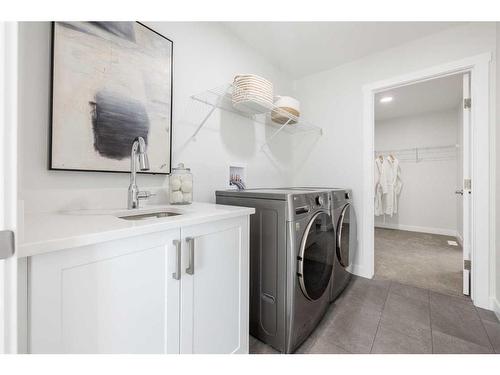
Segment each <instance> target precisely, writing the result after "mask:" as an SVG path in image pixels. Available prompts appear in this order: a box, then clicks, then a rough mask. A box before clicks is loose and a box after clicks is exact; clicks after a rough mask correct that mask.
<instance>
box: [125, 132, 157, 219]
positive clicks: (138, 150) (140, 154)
mask: <svg viewBox="0 0 500 375" xmlns="http://www.w3.org/2000/svg"><path fill="white" fill-rule="evenodd" d="M137 159H139V169H140V170H141V171H148V170H149V160H148V154H147V153H146V142H145V141H144V138H142V137H137V138H136V139H135V141H134V143H133V144H132V152H131V154H130V185H129V187H128V209H129V210H130V209H133V208H139V200H140V199H147V198H149V197H151V196H152V195H153V194H151V193H150V192H149V191H139V188H138V187H137V184H136V173H137Z"/></svg>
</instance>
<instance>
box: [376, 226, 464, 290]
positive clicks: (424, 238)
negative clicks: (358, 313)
mask: <svg viewBox="0 0 500 375" xmlns="http://www.w3.org/2000/svg"><path fill="white" fill-rule="evenodd" d="M448 240H453V241H456V238H455V237H449V236H441V235H438V234H429V233H417V232H409V231H402V230H394V229H383V228H375V278H376V279H384V280H392V281H398V282H400V283H403V284H407V285H413V286H418V287H420V288H425V289H430V290H434V291H436V292H440V293H444V294H452V295H456V296H461V295H462V262H463V261H462V247H461V246H450V245H448V242H447V241H448Z"/></svg>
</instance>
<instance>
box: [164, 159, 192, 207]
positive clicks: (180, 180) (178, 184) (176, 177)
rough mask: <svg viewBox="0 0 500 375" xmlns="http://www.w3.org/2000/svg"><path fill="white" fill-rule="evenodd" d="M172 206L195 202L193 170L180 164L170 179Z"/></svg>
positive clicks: (173, 169)
mask: <svg viewBox="0 0 500 375" xmlns="http://www.w3.org/2000/svg"><path fill="white" fill-rule="evenodd" d="M169 196H170V204H191V203H192V202H193V175H192V174H191V169H189V168H185V167H184V164H183V163H179V165H177V168H172V173H171V174H170V177H169Z"/></svg>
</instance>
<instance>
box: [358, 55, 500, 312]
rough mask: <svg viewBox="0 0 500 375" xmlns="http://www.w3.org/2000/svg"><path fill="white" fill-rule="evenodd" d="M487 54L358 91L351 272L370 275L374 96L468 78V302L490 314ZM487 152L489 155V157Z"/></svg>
mask: <svg viewBox="0 0 500 375" xmlns="http://www.w3.org/2000/svg"><path fill="white" fill-rule="evenodd" d="M491 59H492V53H491V52H488V53H484V54H480V55H476V56H471V57H468V58H464V59H462V60H458V61H453V62H449V63H445V64H442V65H437V66H433V67H430V68H427V69H423V70H419V71H416V72H413V73H409V74H406V75H401V76H397V77H393V78H389V79H387V80H383V81H377V82H373V83H370V84H367V85H364V86H363V134H364V155H363V171H364V175H363V196H362V202H361V212H362V216H361V225H360V229H361V230H360V234H359V241H360V247H359V249H360V254H358V259H359V262H358V263H357V264H356V265H355V266H354V269H353V271H354V272H355V273H356V274H358V275H360V276H364V277H368V278H371V277H373V275H374V264H375V251H374V224H375V223H374V221H375V220H374V202H373V183H374V174H373V152H374V143H375V141H374V126H375V119H374V96H375V94H377V93H378V92H381V91H385V90H388V89H393V88H397V87H402V86H407V85H410V84H414V83H417V82H424V81H428V80H431V79H435V78H441V77H445V76H448V75H453V74H458V73H465V72H470V73H471V98H472V103H473V105H472V109H471V128H472V135H471V137H472V140H471V158H472V160H471V162H472V163H471V164H472V172H471V175H472V180H473V193H472V212H471V260H472V280H471V298H472V300H473V302H474V304H475V305H476V306H479V307H482V308H486V309H491V308H492V307H493V305H492V300H491V295H492V293H493V292H494V284H493V283H492V282H491V278H490V275H494V268H493V267H494V265H491V264H490V259H492V258H491V257H492V255H491V254H492V252H494V250H495V249H494V243H495V241H494V236H495V232H494V230H493V229H492V225H494V221H495V216H494V214H495V213H494V209H495V208H494V207H492V206H490V202H494V201H495V189H494V188H492V186H491V183H492V182H494V181H495V178H494V177H495V155H494V151H495V144H494V135H495V134H494V133H495V129H494V126H491V127H490V113H489V110H490V103H489V101H490V82H489V68H490V62H491ZM490 150H491V151H492V152H491V153H490Z"/></svg>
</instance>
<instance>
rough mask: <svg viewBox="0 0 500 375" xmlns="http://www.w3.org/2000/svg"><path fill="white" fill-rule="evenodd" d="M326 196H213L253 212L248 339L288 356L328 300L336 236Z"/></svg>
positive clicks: (287, 192)
mask: <svg viewBox="0 0 500 375" xmlns="http://www.w3.org/2000/svg"><path fill="white" fill-rule="evenodd" d="M331 198H332V195H331V194H330V193H329V192H327V191H314V190H304V191H302V190H297V189H249V190H243V191H236V190H227V191H217V192H216V202H217V203H218V204H227V205H233V206H244V207H253V208H255V214H254V215H251V217H250V327H249V328H250V334H252V335H253V336H254V337H256V338H258V339H259V340H261V341H263V342H265V343H266V344H268V345H271V346H272V347H274V348H275V349H277V350H279V351H280V352H283V353H291V352H293V351H295V349H296V348H298V347H299V346H300V344H301V343H302V342H303V341H304V340H305V339H306V338H307V337H308V336H309V335H310V334H311V332H312V331H313V330H314V328H315V327H316V326H317V324H318V323H319V322H320V320H321V318H322V317H323V315H324V314H325V312H326V310H327V308H328V305H329V300H330V291H331V287H330V286H331V285H330V282H331V279H332V275H333V272H332V271H333V264H334V259H335V245H336V234H335V227H334V225H333V223H334V220H333V217H332V206H331V203H332V199H331Z"/></svg>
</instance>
